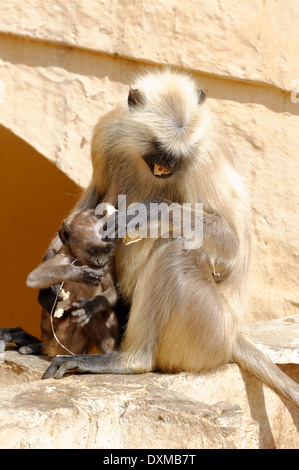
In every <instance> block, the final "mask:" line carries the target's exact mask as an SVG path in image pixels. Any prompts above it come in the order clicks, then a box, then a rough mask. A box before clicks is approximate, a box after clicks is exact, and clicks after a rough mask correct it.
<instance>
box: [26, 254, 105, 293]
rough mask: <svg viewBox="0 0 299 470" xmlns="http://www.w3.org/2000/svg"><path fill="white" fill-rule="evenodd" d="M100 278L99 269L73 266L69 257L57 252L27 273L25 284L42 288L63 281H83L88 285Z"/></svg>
mask: <svg viewBox="0 0 299 470" xmlns="http://www.w3.org/2000/svg"><path fill="white" fill-rule="evenodd" d="M66 263H68V264H66ZM101 278H102V275H101V273H100V272H99V270H94V269H91V268H89V267H88V266H74V265H73V264H71V263H70V259H68V258H66V257H65V256H62V255H59V254H57V255H55V256H54V258H51V259H47V260H46V261H44V262H43V263H42V264H40V265H39V266H38V267H37V268H36V269H35V270H34V271H32V272H31V273H30V274H29V276H28V278H27V286H28V287H33V288H36V287H37V288H42V289H43V288H46V287H50V286H53V285H55V284H59V283H61V282H64V281H74V282H83V283H85V284H87V285H90V286H97V285H98V284H99V281H100V280H101Z"/></svg>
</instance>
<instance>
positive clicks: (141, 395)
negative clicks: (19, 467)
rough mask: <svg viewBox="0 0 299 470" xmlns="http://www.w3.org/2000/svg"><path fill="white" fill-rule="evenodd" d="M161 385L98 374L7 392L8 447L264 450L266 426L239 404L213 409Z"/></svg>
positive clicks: (2, 394)
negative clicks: (261, 436) (261, 438)
mask: <svg viewBox="0 0 299 470" xmlns="http://www.w3.org/2000/svg"><path fill="white" fill-rule="evenodd" d="M25 362H26V359H24V363H25ZM155 382H159V381H156V380H155V374H146V375H144V376H142V377H141V380H140V377H138V376H130V377H126V376H92V375H90V376H72V377H68V378H66V379H63V380H60V381H57V380H54V379H52V380H47V381H35V382H31V383H27V384H24V385H22V387H20V386H19V385H14V386H10V387H8V388H5V389H2V390H1V391H0V403H1V407H0V447H1V448H106V449H109V448H110V449H115V448H123V449H130V448H131V449H134V448H135V449H139V448H148V449H151V448H159V449H166V448H174V449H192V448H256V447H258V425H257V423H255V422H253V421H252V420H251V419H248V418H246V417H245V416H244V415H243V414H242V412H241V410H240V408H239V407H238V406H236V405H231V404H229V403H217V404H216V405H214V406H212V407H209V406H208V405H204V404H203V403H200V402H198V401H193V400H190V399H188V398H186V397H184V396H182V395H181V394H180V393H176V392H175V391H172V390H165V389H163V388H162V387H161V386H159V384H158V385H157V384H156V383H155Z"/></svg>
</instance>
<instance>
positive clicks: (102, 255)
mask: <svg viewBox="0 0 299 470" xmlns="http://www.w3.org/2000/svg"><path fill="white" fill-rule="evenodd" d="M113 254H114V243H113V242H111V241H103V240H101V239H100V238H98V237H96V236H95V237H94V240H92V241H91V240H90V239H89V240H88V243H86V244H85V246H84V248H83V252H82V257H84V263H86V264H87V265H88V266H91V267H92V266H94V267H96V268H97V267H104V266H106V265H107V266H108V264H109V261H110V260H111V259H112V257H113ZM82 257H81V260H82Z"/></svg>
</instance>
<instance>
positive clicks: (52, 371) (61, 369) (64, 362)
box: [42, 356, 76, 380]
mask: <svg viewBox="0 0 299 470" xmlns="http://www.w3.org/2000/svg"><path fill="white" fill-rule="evenodd" d="M72 358H73V356H57V357H55V358H54V359H53V360H52V363H51V365H50V366H49V367H48V369H47V370H46V371H45V372H44V374H43V376H42V380H43V379H51V378H55V379H61V378H62V377H63V375H64V374H65V373H66V372H67V370H75V369H76V363H73V361H72Z"/></svg>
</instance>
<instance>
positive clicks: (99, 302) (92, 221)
mask: <svg viewBox="0 0 299 470" xmlns="http://www.w3.org/2000/svg"><path fill="white" fill-rule="evenodd" d="M98 221H99V217H97V216H96V215H95V211H94V210H93V209H90V210H85V211H82V212H79V213H78V214H76V215H75V217H74V218H73V219H72V221H71V222H70V223H67V222H66V221H64V222H63V224H62V225H61V227H60V229H59V231H58V234H59V237H60V240H61V242H62V247H61V248H60V249H59V251H58V252H57V253H56V255H55V256H54V257H53V258H51V259H47V260H46V261H44V262H43V263H42V264H40V265H39V266H38V267H37V268H36V269H35V270H34V271H32V272H31V273H30V274H29V276H28V278H27V285H28V286H29V287H35V288H46V287H50V286H53V285H55V284H60V283H63V291H61V292H62V293H63V294H64V295H65V298H66V299H67V305H65V302H64V303H63V305H64V309H59V310H60V312H59V314H58V315H57V312H58V309H56V311H55V313H54V312H52V314H53V313H54V317H56V318H53V319H52V324H53V328H54V331H55V334H56V337H57V339H58V340H59V343H60V344H59V343H58V342H57V341H56V339H55V338H54V337H53V331H52V328H51V323H50V321H49V320H51V318H50V317H49V314H48V313H47V312H45V315H43V317H42V322H41V330H42V342H43V352H45V353H46V354H47V355H48V356H50V357H53V356H55V355H57V354H67V353H68V352H67V351H66V350H64V348H63V347H62V346H61V345H63V346H64V347H65V348H66V349H67V350H68V351H70V352H73V353H74V354H78V353H83V352H84V351H85V350H88V349H90V348H91V346H93V345H95V346H96V347H97V348H98V349H99V350H100V351H101V352H105V353H107V352H111V351H114V349H115V347H116V346H117V344H118V339H119V325H118V321H117V317H116V314H115V311H114V307H115V305H116V303H117V300H118V294H117V291H116V288H115V276H114V243H113V242H111V241H109V242H105V241H103V240H102V239H101V238H100V237H99V236H97V234H96V231H95V226H96V223H97V222H98ZM58 307H59V303H58ZM63 310H64V311H63ZM60 315H62V316H61V318H59V317H60Z"/></svg>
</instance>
